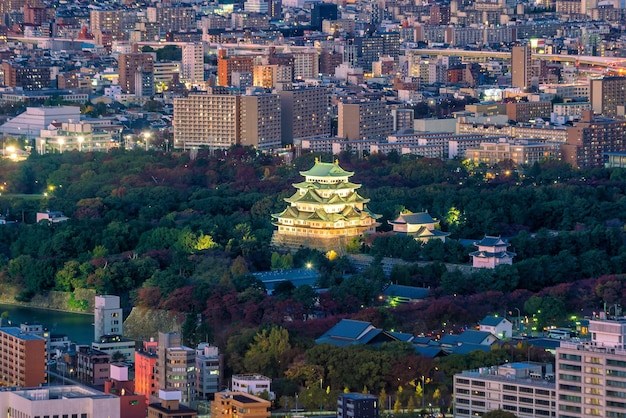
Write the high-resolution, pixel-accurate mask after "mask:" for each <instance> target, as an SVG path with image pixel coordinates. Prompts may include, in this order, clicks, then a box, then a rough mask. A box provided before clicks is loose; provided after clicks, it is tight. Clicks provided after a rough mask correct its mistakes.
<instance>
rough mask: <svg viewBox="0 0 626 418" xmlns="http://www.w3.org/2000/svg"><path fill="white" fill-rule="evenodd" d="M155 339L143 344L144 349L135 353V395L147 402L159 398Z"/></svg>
mask: <svg viewBox="0 0 626 418" xmlns="http://www.w3.org/2000/svg"><path fill="white" fill-rule="evenodd" d="M158 345H159V343H158V341H154V339H152V340H150V341H144V342H143V348H142V349H141V350H138V351H136V352H135V393H140V394H142V395H144V396H145V397H146V400H149V399H152V398H153V397H156V396H157V392H158V389H159V384H158V379H157V361H158V356H157V347H158Z"/></svg>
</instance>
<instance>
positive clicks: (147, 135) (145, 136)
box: [143, 132, 150, 151]
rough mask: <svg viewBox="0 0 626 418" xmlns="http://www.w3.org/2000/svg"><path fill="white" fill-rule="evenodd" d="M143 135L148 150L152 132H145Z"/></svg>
mask: <svg viewBox="0 0 626 418" xmlns="http://www.w3.org/2000/svg"><path fill="white" fill-rule="evenodd" d="M143 137H144V139H145V140H146V151H148V144H149V140H150V132H144V133H143Z"/></svg>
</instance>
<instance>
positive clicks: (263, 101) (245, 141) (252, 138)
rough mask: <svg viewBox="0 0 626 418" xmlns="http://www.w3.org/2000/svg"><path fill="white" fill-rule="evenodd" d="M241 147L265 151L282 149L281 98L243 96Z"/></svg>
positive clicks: (275, 96)
mask: <svg viewBox="0 0 626 418" xmlns="http://www.w3.org/2000/svg"><path fill="white" fill-rule="evenodd" d="M240 114H241V141H240V143H241V145H244V146H245V145H251V146H253V147H255V148H258V149H260V150H264V151H270V150H275V149H278V148H280V147H281V138H280V136H281V134H280V96H278V95H277V94H253V95H245V96H241V113H240Z"/></svg>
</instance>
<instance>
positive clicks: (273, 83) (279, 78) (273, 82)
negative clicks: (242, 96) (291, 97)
mask: <svg viewBox="0 0 626 418" xmlns="http://www.w3.org/2000/svg"><path fill="white" fill-rule="evenodd" d="M240 74H241V73H240ZM292 74H293V69H292V67H290V66H286V65H278V64H272V65H255V66H254V71H253V73H252V76H253V83H254V86H257V87H263V88H266V89H273V88H276V87H278V88H279V89H280V90H284V89H285V88H289V87H291V83H292V79H293V75H292ZM232 78H233V77H232V74H231V83H232V82H233V80H232Z"/></svg>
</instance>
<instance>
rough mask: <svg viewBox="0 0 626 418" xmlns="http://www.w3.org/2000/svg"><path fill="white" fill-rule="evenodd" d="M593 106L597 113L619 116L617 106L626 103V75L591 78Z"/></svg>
mask: <svg viewBox="0 0 626 418" xmlns="http://www.w3.org/2000/svg"><path fill="white" fill-rule="evenodd" d="M590 95H591V100H590V101H591V108H592V109H593V112H594V113H596V114H601V115H604V116H609V117H615V116H617V114H618V113H617V107H618V106H624V105H626V77H604V78H600V79H594V80H591V86H590Z"/></svg>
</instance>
